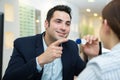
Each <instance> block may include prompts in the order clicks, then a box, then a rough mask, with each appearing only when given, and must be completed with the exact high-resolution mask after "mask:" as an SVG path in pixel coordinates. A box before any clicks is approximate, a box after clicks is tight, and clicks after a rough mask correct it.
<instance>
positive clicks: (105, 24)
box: [103, 19, 110, 33]
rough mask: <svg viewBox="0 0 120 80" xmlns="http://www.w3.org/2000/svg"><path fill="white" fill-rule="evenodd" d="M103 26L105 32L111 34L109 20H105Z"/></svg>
mask: <svg viewBox="0 0 120 80" xmlns="http://www.w3.org/2000/svg"><path fill="white" fill-rule="evenodd" d="M103 25H104V28H105V31H106V32H107V33H109V32H110V27H109V25H108V21H107V19H104V20H103Z"/></svg>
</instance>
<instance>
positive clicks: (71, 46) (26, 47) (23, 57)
mask: <svg viewBox="0 0 120 80" xmlns="http://www.w3.org/2000/svg"><path fill="white" fill-rule="evenodd" d="M62 46H63V54H62V57H61V60H62V65H63V80H73V77H74V75H78V74H79V73H80V72H81V71H82V70H83V69H84V67H85V63H84V62H83V61H82V60H81V58H80V57H79V53H78V47H77V44H76V43H75V42H74V41H71V40H69V41H68V42H66V43H63V44H62ZM43 51H44V48H43V42H42V34H38V35H36V36H31V37H24V38H19V39H17V40H15V42H14V50H13V54H12V56H11V59H10V61H9V64H8V67H7V69H6V72H5V75H4V77H3V80H41V79H40V78H41V76H42V73H43V70H42V71H41V72H38V70H37V69H36V57H37V56H38V55H40V54H42V53H43Z"/></svg>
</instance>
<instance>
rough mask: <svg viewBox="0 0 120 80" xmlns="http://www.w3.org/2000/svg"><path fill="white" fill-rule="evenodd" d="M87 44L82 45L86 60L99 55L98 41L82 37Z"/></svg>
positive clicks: (89, 37) (88, 36)
mask: <svg viewBox="0 0 120 80" xmlns="http://www.w3.org/2000/svg"><path fill="white" fill-rule="evenodd" d="M83 38H84V39H85V40H86V41H87V43H86V45H83V46H82V48H83V52H84V53H85V54H86V55H87V56H88V58H92V57H95V56H97V55H98V54H99V49H100V47H99V40H98V38H96V37H95V36H90V35H87V36H84V37H83Z"/></svg>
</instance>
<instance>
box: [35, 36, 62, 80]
mask: <svg viewBox="0 0 120 80" xmlns="http://www.w3.org/2000/svg"><path fill="white" fill-rule="evenodd" d="M43 46H44V50H46V49H47V45H46V43H45V41H44V38H43ZM36 63H37V69H38V71H41V70H42V67H41V66H40V65H39V63H38V61H37V58H36ZM62 78H63V77H62V62H61V58H57V59H55V60H54V61H53V62H51V63H48V64H45V65H44V69H43V74H42V78H41V80H62Z"/></svg>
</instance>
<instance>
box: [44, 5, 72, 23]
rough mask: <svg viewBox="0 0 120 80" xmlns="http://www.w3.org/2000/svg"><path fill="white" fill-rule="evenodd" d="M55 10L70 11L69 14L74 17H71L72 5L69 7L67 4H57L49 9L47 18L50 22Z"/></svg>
mask: <svg viewBox="0 0 120 80" xmlns="http://www.w3.org/2000/svg"><path fill="white" fill-rule="evenodd" d="M55 11H64V12H66V13H68V14H69V16H70V19H72V17H71V8H70V7H68V6H66V5H57V6H55V7H53V8H51V9H50V10H49V11H48V13H47V17H46V20H47V21H48V22H50V20H51V18H52V16H53V14H54V12H55Z"/></svg>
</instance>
